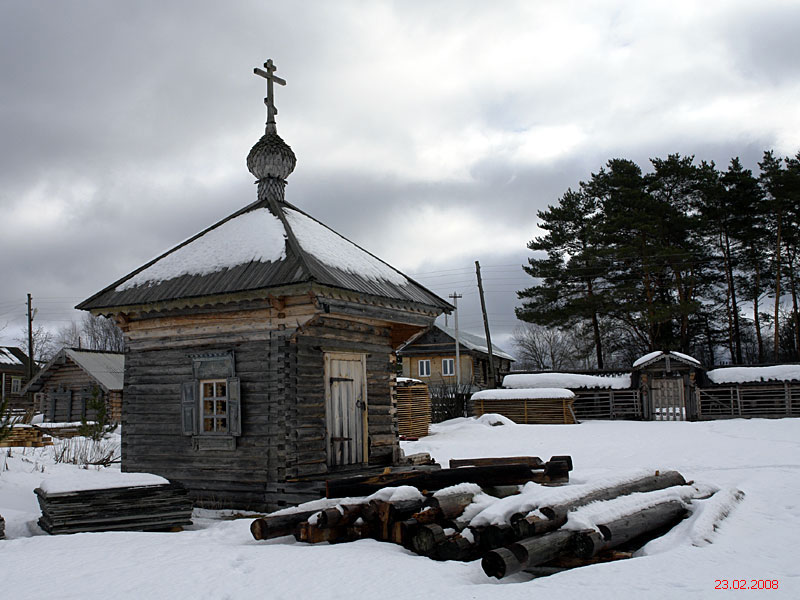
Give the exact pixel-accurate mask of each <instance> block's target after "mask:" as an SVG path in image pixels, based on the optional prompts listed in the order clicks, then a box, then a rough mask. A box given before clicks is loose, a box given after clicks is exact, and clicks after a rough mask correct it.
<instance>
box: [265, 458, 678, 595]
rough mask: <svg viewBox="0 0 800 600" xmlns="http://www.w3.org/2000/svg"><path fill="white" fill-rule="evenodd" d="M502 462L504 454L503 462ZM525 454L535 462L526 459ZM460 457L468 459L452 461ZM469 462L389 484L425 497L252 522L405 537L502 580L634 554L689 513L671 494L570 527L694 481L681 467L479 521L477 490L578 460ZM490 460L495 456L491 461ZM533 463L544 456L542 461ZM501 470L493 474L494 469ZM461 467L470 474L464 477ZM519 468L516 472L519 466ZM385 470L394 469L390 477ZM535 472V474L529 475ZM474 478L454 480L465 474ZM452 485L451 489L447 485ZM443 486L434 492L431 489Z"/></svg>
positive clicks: (277, 532) (354, 486)
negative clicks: (629, 500) (592, 509)
mask: <svg viewBox="0 0 800 600" xmlns="http://www.w3.org/2000/svg"><path fill="white" fill-rule="evenodd" d="M502 461H506V463H505V464H504V463H503V462H502ZM526 461H527V464H526ZM453 462H455V463H456V464H459V462H460V461H451V467H453ZM464 462H466V463H469V466H465V467H458V468H450V469H441V470H439V471H432V472H429V473H427V474H425V475H417V477H419V479H416V478H415V477H413V476H407V475H406V474H403V475H405V476H404V477H402V478H401V479H399V480H398V481H392V482H391V483H389V484H384V485H393V484H397V485H401V484H402V485H413V486H415V487H417V488H418V489H419V490H420V492H423V493H421V494H419V496H418V497H415V498H411V499H401V500H395V501H387V500H379V499H372V500H368V499H367V498H355V499H352V498H351V499H349V500H343V501H342V503H340V504H337V505H336V506H334V507H332V508H325V509H323V510H320V509H316V510H305V511H303V510H298V511H296V512H284V513H283V514H278V515H268V516H266V517H263V518H259V519H256V520H255V521H253V522H252V524H251V527H250V531H251V533H252V534H253V537H254V538H255V539H256V540H266V539H272V538H276V537H281V536H286V535H294V537H295V539H297V540H298V541H302V542H308V543H319V542H330V543H338V542H347V541H352V540H356V539H361V538H373V539H376V540H381V541H387V542H392V543H395V544H400V545H402V546H404V547H406V548H408V549H410V550H411V551H413V552H415V553H416V554H419V555H422V556H427V557H430V558H432V559H435V560H461V561H471V560H476V559H482V560H481V565H482V567H483V569H484V571H485V572H486V574H487V575H489V576H494V577H497V578H498V579H500V578H503V577H506V576H508V575H510V574H512V573H516V572H519V571H522V570H525V571H529V572H532V573H535V574H538V575H543V574H549V573H552V572H556V571H558V570H563V569H564V568H571V567H575V566H581V565H586V564H592V563H595V562H602V561H607V560H616V559H620V558H628V557H630V556H631V554H630V550H631V549H635V548H637V547H639V546H641V545H642V544H643V543H645V542H646V541H649V539H653V538H655V537H657V536H659V535H662V534H663V533H664V532H665V531H667V530H668V529H669V528H671V527H672V526H674V525H675V524H676V523H677V522H678V521H680V520H681V519H682V518H683V517H684V516H685V515H686V514H687V510H686V508H685V506H684V504H683V502H680V501H676V500H670V501H664V502H661V503H658V504H656V505H655V506H651V507H649V508H647V509H645V510H640V511H638V512H635V513H633V514H629V515H625V516H624V517H622V518H618V519H616V520H614V521H610V522H608V523H602V524H600V525H599V527H598V529H599V531H598V530H595V529H591V530H578V531H576V530H573V529H563V528H562V526H563V525H565V523H566V522H567V520H568V514H569V513H570V511H572V510H575V509H577V508H578V507H580V506H583V505H585V504H588V503H590V502H596V501H604V500H611V499H614V498H617V497H620V496H623V495H627V494H631V493H634V492H648V491H655V490H661V489H666V488H670V487H672V486H682V485H687V484H686V481H685V480H684V478H683V477H682V476H681V475H680V474H679V473H677V472H675V471H668V472H664V473H656V474H655V475H651V476H646V477H641V478H639V479H635V480H632V481H629V482H627V483H625V484H623V485H617V486H609V487H605V488H598V489H595V490H594V491H592V492H591V493H587V494H585V495H583V496H582V497H580V498H578V499H576V500H573V501H572V502H569V503H566V504H561V505H554V506H540V507H538V511H535V512H528V513H526V514H522V513H519V514H515V515H512V516H511V518H510V522H509V523H505V524H502V525H483V526H473V525H472V524H471V523H470V522H469V521H468V520H466V519H464V518H463V514H464V511H465V509H466V508H467V507H468V506H469V505H470V504H471V503H472V502H473V497H474V496H475V494H476V493H478V492H480V491H484V492H487V493H491V494H492V495H498V496H502V495H510V494H511V493H517V492H518V490H519V488H518V487H517V485H518V483H519V482H520V481H521V479H523V477H522V471H521V470H517V469H518V467H524V469H525V470H526V471H527V473H528V475H529V476H531V475H536V477H538V478H543V477H544V473H545V472H546V470H547V467H546V466H547V465H548V464H549V465H550V469H551V470H553V471H557V470H559V469H560V470H561V471H562V472H563V470H565V469H566V470H568V469H571V460H569V457H553V459H551V461H548V462H547V463H543V462H542V461H541V460H539V459H538V458H536V457H515V458H511V459H475V460H470V461H464ZM485 462H492V463H496V464H495V465H494V466H487V465H485V464H482V463H485ZM531 465H536V467H537V468H536V469H535V470H534V469H533V468H532V467H531ZM492 469H494V470H496V471H497V472H499V473H501V474H502V475H499V476H498V478H496V479H494V478H492V477H491V475H490V473H489V471H490V470H492ZM457 472H460V474H462V475H463V477H459V476H457ZM511 473H514V475H511ZM384 477H386V476H384ZM362 479H369V481H361V482H355V481H351V482H349V483H347V484H346V485H345V483H343V482H335V484H334V482H330V484H329V489H328V491H329V497H330V492H331V491H335V490H339V489H344V490H347V491H348V492H353V493H352V494H350V495H357V494H368V493H372V492H374V491H376V489H379V488H378V487H377V486H379V485H380V482H379V481H375V479H376V478H362ZM533 480H534V479H532V478H529V479H528V481H533ZM466 482H469V483H472V484H478V485H479V486H480V488H478V486H476V485H455V484H458V483H466ZM447 486H453V487H449V488H448V489H443V488H445V487H447ZM436 489H439V490H442V491H441V492H439V493H433V494H432V493H431V491H433V490H436Z"/></svg>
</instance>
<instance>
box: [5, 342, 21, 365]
mask: <svg viewBox="0 0 800 600" xmlns="http://www.w3.org/2000/svg"><path fill="white" fill-rule="evenodd" d="M21 364H22V361H21V360H20V359H19V358H17V357H16V356H15V355H14V354H13V353H12V352H11V348H9V347H8V346H0V365H21Z"/></svg>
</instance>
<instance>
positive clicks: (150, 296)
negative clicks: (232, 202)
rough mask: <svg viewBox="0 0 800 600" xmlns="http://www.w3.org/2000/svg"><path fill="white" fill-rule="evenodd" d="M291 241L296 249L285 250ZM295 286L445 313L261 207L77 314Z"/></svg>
mask: <svg viewBox="0 0 800 600" xmlns="http://www.w3.org/2000/svg"><path fill="white" fill-rule="evenodd" d="M276 212H277V214H276ZM290 238H293V239H294V240H296V242H297V243H290V242H291V241H292V240H290ZM301 283H317V284H320V285H323V286H330V287H334V288H339V289H344V290H351V291H354V292H359V293H362V294H368V295H371V296H377V297H381V298H387V299H391V300H395V301H397V300H400V301H405V302H413V303H419V304H423V305H427V306H431V307H434V308H436V309H439V310H440V311H441V310H450V309H451V308H452V307H451V306H450V304H449V303H447V302H445V301H444V300H442V299H441V298H439V297H438V296H437V295H436V294H434V293H433V292H431V291H429V290H428V289H426V288H425V287H423V286H422V285H420V284H418V283H417V282H415V281H414V280H412V279H411V278H409V277H407V276H406V275H404V274H403V273H401V272H400V271H398V270H397V269H395V268H393V267H391V266H390V265H388V264H387V263H385V262H383V261H382V260H380V259H379V258H377V257H376V256H374V255H373V254H370V253H369V252H367V251H366V250H364V249H363V248H361V247H360V246H358V245H356V244H354V243H353V242H351V241H350V240H348V239H347V238H345V237H344V236H342V235H339V234H338V233H336V232H335V231H333V230H332V229H330V228H329V227H327V226H326V225H324V224H322V223H321V222H319V221H318V220H316V219H314V218H313V217H311V216H309V215H308V214H306V213H305V212H303V211H302V210H300V209H299V208H297V207H295V206H293V205H291V204H289V203H287V202H269V201H267V200H260V201H258V202H255V203H254V204H251V205H250V206H248V207H246V208H244V209H242V210H240V211H237V212H235V213H234V214H232V215H230V216H228V217H226V218H225V219H222V220H221V221H219V222H218V223H215V224H214V225H212V226H211V227H209V228H207V229H205V230H203V231H201V232H200V233H198V234H197V235H195V236H192V237H191V238H189V239H188V240H186V241H184V242H182V243H180V244H178V245H177V246H175V247H174V248H172V249H171V250H168V251H167V252H165V253H164V254H162V255H160V256H158V257H156V258H155V259H153V260H151V261H150V262H148V263H147V264H145V265H143V266H142V267H140V268H138V269H136V270H135V271H133V272H131V273H129V274H128V275H126V276H125V277H123V278H122V279H120V280H118V281H116V282H114V283H112V284H111V285H110V286H108V287H106V288H105V289H103V290H101V291H100V292H98V293H97V294H95V295H94V296H92V297H90V298H88V299H87V300H85V301H83V302H81V303H80V304H78V306H77V307H76V308H79V309H84V310H91V309H101V308H111V307H121V306H130V305H140V304H149V303H153V302H163V301H168V300H175V299H182V298H191V297H201V296H213V295H217V294H230V293H235V292H245V291H254V290H262V289H264V290H268V289H269V288H276V287H285V286H289V285H293V284H301Z"/></svg>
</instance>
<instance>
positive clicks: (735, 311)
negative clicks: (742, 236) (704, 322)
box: [723, 231, 742, 365]
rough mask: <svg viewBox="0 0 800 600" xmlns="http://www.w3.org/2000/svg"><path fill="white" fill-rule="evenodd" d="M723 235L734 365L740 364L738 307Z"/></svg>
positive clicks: (726, 242)
mask: <svg viewBox="0 0 800 600" xmlns="http://www.w3.org/2000/svg"><path fill="white" fill-rule="evenodd" d="M724 235H725V251H724V252H723V255H724V257H725V278H726V279H727V280H728V290H730V297H731V313H732V315H733V346H734V349H735V351H736V355H735V357H734V359H735V360H736V364H737V365H740V364H742V334H741V330H740V328H739V305H738V304H737V303H736V285H735V284H734V281H733V265H732V264H731V243H730V239H729V238H728V232H727V231H726V232H725V233H724Z"/></svg>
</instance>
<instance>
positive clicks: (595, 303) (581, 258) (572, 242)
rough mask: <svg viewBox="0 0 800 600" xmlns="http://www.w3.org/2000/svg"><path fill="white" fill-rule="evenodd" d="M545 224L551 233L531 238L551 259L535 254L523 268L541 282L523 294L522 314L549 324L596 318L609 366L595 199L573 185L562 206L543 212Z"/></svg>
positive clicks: (598, 349) (598, 345) (599, 351)
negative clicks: (602, 326) (602, 324)
mask: <svg viewBox="0 0 800 600" xmlns="http://www.w3.org/2000/svg"><path fill="white" fill-rule="evenodd" d="M538 216H539V219H540V221H541V222H540V225H539V227H540V228H541V229H543V230H545V231H546V232H547V234H546V235H544V236H541V237H538V238H536V239H534V240H532V241H531V242H529V243H528V248H529V249H530V250H533V251H535V252H545V253H546V257H545V258H529V259H528V265H527V266H525V267H523V268H524V269H525V272H526V273H528V274H529V275H530V276H531V277H534V278H536V279H540V280H541V281H540V283H539V285H535V286H533V287H530V288H527V289H525V290H522V291H520V292H518V293H517V295H518V297H519V298H520V299H521V300H523V305H522V307H520V308H518V309H517V311H516V312H517V317H518V318H519V319H521V320H523V321H528V322H530V323H535V324H537V325H543V326H547V327H569V326H572V325H576V324H580V323H584V322H589V323H591V327H592V332H593V337H594V345H595V354H596V358H597V367H598V368H600V369H602V368H603V364H604V361H603V345H602V339H601V335H600V318H601V317H600V315H601V313H602V306H603V303H604V302H605V295H604V292H603V291H602V274H603V272H604V268H603V263H602V259H601V257H600V255H599V247H600V240H599V238H598V235H597V232H598V223H599V221H600V219H601V215H600V213H599V210H598V205H597V203H596V202H595V200H594V199H593V198H592V197H590V196H587V195H586V194H584V193H583V192H582V191H578V192H576V191H573V190H568V191H567V192H566V193H565V194H564V195H563V196H562V197H561V199H560V200H559V203H558V205H557V206H548V208H547V210H545V211H539V213H538Z"/></svg>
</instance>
